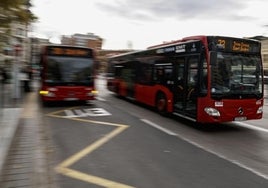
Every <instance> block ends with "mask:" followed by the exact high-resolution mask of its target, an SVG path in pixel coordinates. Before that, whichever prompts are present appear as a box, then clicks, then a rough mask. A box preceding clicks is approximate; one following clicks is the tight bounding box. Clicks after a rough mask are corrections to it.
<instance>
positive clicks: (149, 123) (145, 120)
mask: <svg viewBox="0 0 268 188" xmlns="http://www.w3.org/2000/svg"><path fill="white" fill-rule="evenodd" d="M140 120H141V121H143V122H144V123H146V124H148V125H150V126H152V127H154V128H156V129H158V130H160V131H163V132H164V133H166V134H168V135H171V136H176V135H177V134H176V133H174V132H172V131H170V130H168V129H166V128H164V127H162V126H160V125H157V124H155V123H153V122H151V121H149V120H147V119H140Z"/></svg>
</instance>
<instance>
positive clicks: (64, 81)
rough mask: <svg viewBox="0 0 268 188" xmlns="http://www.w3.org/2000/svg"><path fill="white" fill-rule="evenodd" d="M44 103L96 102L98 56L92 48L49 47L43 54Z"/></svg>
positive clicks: (44, 49)
mask: <svg viewBox="0 0 268 188" xmlns="http://www.w3.org/2000/svg"><path fill="white" fill-rule="evenodd" d="M40 67H41V89H40V91H39V93H40V95H41V99H42V101H43V102H45V103H46V102H52V101H87V100H93V99H94V98H95V95H96V93H97V91H96V90H95V85H94V72H95V71H94V69H95V57H94V52H93V50H92V49H90V48H83V47H74V46H61V45H46V46H44V47H43V49H42V52H41V55H40Z"/></svg>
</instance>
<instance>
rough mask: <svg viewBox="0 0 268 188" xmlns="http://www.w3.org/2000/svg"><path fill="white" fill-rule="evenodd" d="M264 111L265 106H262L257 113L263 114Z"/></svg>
mask: <svg viewBox="0 0 268 188" xmlns="http://www.w3.org/2000/svg"><path fill="white" fill-rule="evenodd" d="M262 113H263V106H260V107H259V108H258V110H257V114H262Z"/></svg>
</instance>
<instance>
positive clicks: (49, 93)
mask: <svg viewBox="0 0 268 188" xmlns="http://www.w3.org/2000/svg"><path fill="white" fill-rule="evenodd" d="M39 94H40V95H43V96H46V97H55V96H56V95H55V93H53V92H50V91H43V90H41V91H39Z"/></svg>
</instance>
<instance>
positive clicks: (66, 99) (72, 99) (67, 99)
mask: <svg viewBox="0 0 268 188" xmlns="http://www.w3.org/2000/svg"><path fill="white" fill-rule="evenodd" d="M64 100H65V101H78V98H71V97H69V98H65V99H64Z"/></svg>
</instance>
